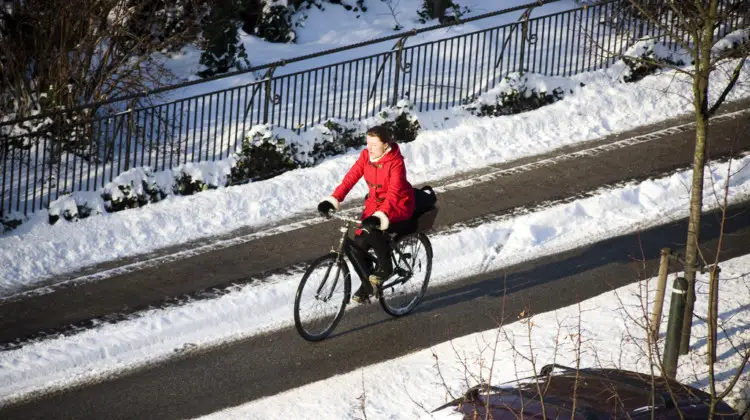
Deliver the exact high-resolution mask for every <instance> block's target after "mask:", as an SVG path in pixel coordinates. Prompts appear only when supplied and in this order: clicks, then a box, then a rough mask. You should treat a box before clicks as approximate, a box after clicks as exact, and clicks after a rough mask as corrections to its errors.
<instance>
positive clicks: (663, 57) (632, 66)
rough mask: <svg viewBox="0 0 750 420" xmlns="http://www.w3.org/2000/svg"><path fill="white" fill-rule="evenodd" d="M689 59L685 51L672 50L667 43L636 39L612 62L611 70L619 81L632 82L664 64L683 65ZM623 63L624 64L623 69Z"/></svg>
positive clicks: (657, 69) (654, 71)
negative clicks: (635, 41) (636, 40)
mask: <svg viewBox="0 0 750 420" xmlns="http://www.w3.org/2000/svg"><path fill="white" fill-rule="evenodd" d="M691 61H692V59H691V58H690V55H689V53H687V52H686V51H682V50H677V51H672V50H671V49H670V47H669V46H668V45H666V44H664V43H661V42H656V41H655V40H653V39H649V40H646V41H638V42H637V43H635V45H633V46H632V47H630V48H628V50H627V51H625V53H624V54H623V57H622V59H621V60H620V61H618V62H617V63H615V64H613V66H612V68H611V70H613V71H615V72H616V73H617V76H618V78H619V79H620V80H621V81H623V82H625V83H633V82H637V81H639V80H641V79H643V78H644V77H646V76H649V75H652V74H655V73H656V72H658V71H659V70H661V69H662V68H663V67H664V66H665V65H671V66H684V65H685V64H687V63H690V62H691ZM623 64H624V65H625V66H626V68H624V69H623V68H622V67H623ZM618 70H620V71H618Z"/></svg>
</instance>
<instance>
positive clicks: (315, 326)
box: [294, 253, 351, 341]
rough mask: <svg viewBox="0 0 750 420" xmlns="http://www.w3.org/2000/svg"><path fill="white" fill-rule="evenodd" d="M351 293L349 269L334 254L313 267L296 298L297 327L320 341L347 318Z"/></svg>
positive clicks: (303, 334)
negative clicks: (346, 312)
mask: <svg viewBox="0 0 750 420" xmlns="http://www.w3.org/2000/svg"><path fill="white" fill-rule="evenodd" d="M350 292H351V278H350V277H349V267H347V265H346V263H345V262H344V261H343V260H341V261H339V260H338V254H336V253H331V254H328V255H325V256H323V257H320V258H318V259H317V260H315V261H313V262H312V264H310V267H308V268H307V270H306V271H305V274H304V275H303V276H302V280H301V281H300V283H299V287H298V288H297V294H296V296H295V297H294V326H295V327H296V328H297V332H299V334H300V335H301V336H302V337H303V338H304V339H305V340H308V341H320V340H322V339H324V338H326V337H328V335H329V334H330V333H331V331H333V329H334V328H336V325H337V324H338V323H339V321H341V317H342V316H343V315H344V309H345V308H346V303H347V301H348V300H349V294H350Z"/></svg>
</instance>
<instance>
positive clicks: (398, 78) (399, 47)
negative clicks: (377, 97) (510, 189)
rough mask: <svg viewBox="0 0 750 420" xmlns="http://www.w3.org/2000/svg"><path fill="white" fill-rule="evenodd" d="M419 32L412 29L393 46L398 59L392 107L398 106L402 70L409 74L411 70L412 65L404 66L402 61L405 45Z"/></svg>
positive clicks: (395, 63) (395, 62)
mask: <svg viewBox="0 0 750 420" xmlns="http://www.w3.org/2000/svg"><path fill="white" fill-rule="evenodd" d="M416 33H417V30H416V29H412V30H411V32H410V33H408V34H406V35H404V36H403V37H401V38H400V39H399V40H398V42H396V45H394V46H393V50H396V59H395V60H394V66H395V71H394V73H395V75H394V78H393V100H392V105H393V106H396V105H397V104H398V99H399V92H398V83H399V82H400V81H401V70H404V73H407V72H408V71H409V70H410V69H411V65H410V64H408V65H403V64H402V60H403V57H404V45H406V40H407V39H408V38H409V37H410V36H412V35H416Z"/></svg>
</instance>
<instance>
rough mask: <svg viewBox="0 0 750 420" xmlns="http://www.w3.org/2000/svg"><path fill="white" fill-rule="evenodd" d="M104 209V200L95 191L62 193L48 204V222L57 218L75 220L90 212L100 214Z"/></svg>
mask: <svg viewBox="0 0 750 420" xmlns="http://www.w3.org/2000/svg"><path fill="white" fill-rule="evenodd" d="M104 211H105V205H104V200H103V199H102V197H101V195H99V194H98V193H96V192H95V191H79V192H75V193H72V194H64V195H62V196H60V197H58V198H57V200H55V201H53V202H51V203H50V205H49V217H48V218H49V223H50V224H51V225H53V224H55V223H57V222H58V221H59V220H61V219H62V220H66V221H68V222H77V221H78V220H81V219H85V218H87V217H89V216H91V215H92V214H102V213H103V212H104Z"/></svg>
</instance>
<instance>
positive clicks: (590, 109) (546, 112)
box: [0, 61, 750, 296]
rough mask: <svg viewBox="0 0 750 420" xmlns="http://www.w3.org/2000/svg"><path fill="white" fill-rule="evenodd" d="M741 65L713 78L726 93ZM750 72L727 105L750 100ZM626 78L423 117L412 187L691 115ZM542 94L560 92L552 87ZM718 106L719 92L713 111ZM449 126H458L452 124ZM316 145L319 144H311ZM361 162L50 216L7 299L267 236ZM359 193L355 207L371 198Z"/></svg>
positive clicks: (13, 260)
mask: <svg viewBox="0 0 750 420" xmlns="http://www.w3.org/2000/svg"><path fill="white" fill-rule="evenodd" d="M734 65H736V61H729V62H726V63H725V64H724V65H723V66H722V67H721V69H720V70H719V71H716V72H714V73H713V75H712V80H711V85H712V86H722V85H723V84H724V83H726V80H727V79H728V75H729V73H730V71H731V69H732V68H733V67H734ZM749 70H750V63H746V64H745V66H744V68H743V72H742V74H741V76H740V80H739V82H738V84H737V86H736V87H735V88H734V90H733V91H732V92H731V93H730V95H729V97H728V98H727V100H728V101H729V102H731V101H736V100H739V99H742V98H746V97H748V96H750V83H748V81H750V71H749ZM622 71H623V69H622V68H621V67H618V66H613V67H612V68H611V69H608V70H602V71H598V72H592V73H587V74H582V75H579V76H576V77H574V78H573V80H576V81H580V82H583V83H585V85H586V86H584V87H580V88H579V89H578V90H577V91H576V93H575V94H574V95H570V96H569V97H566V98H565V99H563V100H562V101H559V102H556V103H554V104H552V105H549V106H545V107H543V108H540V109H538V110H535V111H530V112H526V113H523V114H518V115H513V116H506V117H499V118H479V117H473V116H471V115H468V114H467V113H466V112H465V111H461V110H459V109H454V110H450V111H442V112H429V113H424V114H422V115H419V114H418V116H419V118H420V123H421V124H422V127H423V128H424V130H423V131H422V132H421V133H420V134H419V136H418V137H417V139H416V140H415V141H413V142H411V143H406V144H403V145H402V153H403V154H404V156H405V159H406V164H407V170H408V177H409V180H410V181H411V182H412V183H414V184H422V183H425V182H429V181H432V180H436V179H439V178H442V177H446V176H451V175H455V174H457V173H461V172H464V171H469V170H474V169H478V168H482V167H486V166H487V165H491V164H496V163H500V162H509V161H513V160H515V159H518V158H522V157H526V156H533V155H536V154H540V153H544V152H548V151H550V150H553V149H556V148H560V147H563V146H568V145H572V144H577V143H583V142H586V141H591V140H595V139H598V138H600V137H602V136H605V135H608V134H612V133H617V132H622V131H624V130H628V129H632V128H635V127H637V126H641V125H644V124H650V123H655V122H658V121H663V120H664V119H667V118H670V117H675V116H678V115H682V114H684V113H687V112H690V110H691V109H692V105H691V102H690V99H689V92H690V86H689V81H687V80H686V79H685V78H684V77H683V76H680V75H675V74H674V73H673V72H668V73H665V74H662V75H658V76H652V77H648V78H646V79H644V80H642V81H641V82H639V83H636V84H624V83H618V82H615V81H614V79H616V78H617V77H618V76H619V75H620V74H621V72H622ZM538 83H539V84H544V83H549V84H552V85H558V84H559V83H558V82H557V81H555V80H552V79H550V78H543V79H541V80H539V81H538ZM717 96H718V92H717V91H712V97H711V101H713V100H715V98H716V97H717ZM445 117H449V120H447V121H446V120H445ZM311 135H312V134H311ZM355 155H356V152H351V153H349V154H346V155H341V156H336V157H332V158H329V159H327V160H325V161H323V162H322V163H320V164H319V165H317V166H315V167H311V168H306V169H298V170H294V171H290V172H287V173H285V174H283V175H281V176H278V177H275V178H272V179H270V180H266V181H261V182H255V183H251V184H247V185H242V186H232V187H228V188H219V189H217V190H210V191H205V192H202V193H199V194H196V195H193V196H187V197H183V196H170V197H168V198H167V199H165V200H163V201H161V202H159V203H156V204H151V205H148V206H146V207H143V208H140V209H135V210H126V211H121V212H118V213H105V214H103V215H98V216H91V217H89V218H87V219H83V220H81V221H79V222H76V223H65V222H58V223H57V224H55V225H52V226H51V225H49V224H48V222H47V220H48V212H47V211H40V212H38V213H36V214H35V215H34V216H33V217H32V219H31V220H29V221H28V222H26V223H24V224H23V225H21V227H19V228H18V229H16V230H15V231H11V232H9V233H7V234H5V235H3V236H1V237H0V267H2V268H3V269H2V271H0V296H8V295H12V294H14V293H17V292H18V291H19V290H22V289H25V288H29V287H32V286H34V285H35V284H38V283H40V282H43V281H46V280H48V279H49V278H52V277H55V276H57V275H61V274H64V273H68V272H71V271H74V270H76V269H80V268H82V267H87V266H91V265H94V264H97V263H100V262H104V261H111V260H116V259H118V258H123V257H127V256H133V255H138V254H143V253H148V252H151V251H154V250H157V249H159V248H163V247H167V246H172V245H177V244H180V243H184V242H187V241H191V240H197V239H201V238H206V237H211V236H215V235H221V234H226V233H229V232H231V231H233V230H236V229H238V228H242V227H247V226H253V227H259V226H263V225H266V224H269V223H272V222H274V221H278V220H280V219H283V218H286V217H292V216H295V215H301V214H304V213H306V212H309V211H311V210H312V209H313V208H314V207H315V205H316V204H317V203H318V202H319V201H320V200H321V199H322V198H324V197H326V196H328V195H330V194H331V192H332V191H333V189H334V188H335V186H336V185H337V184H338V183H339V182H340V180H341V178H342V176H343V174H344V173H345V172H346V170H347V169H348V168H349V167H350V165H351V164H352V162H353V160H354V157H355ZM365 192H366V188H365V187H364V184H363V183H360V184H359V185H358V186H357V187H356V188H355V189H354V190H353V191H352V193H351V194H350V197H348V198H347V201H352V200H354V199H357V198H360V197H363V196H364V194H365Z"/></svg>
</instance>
